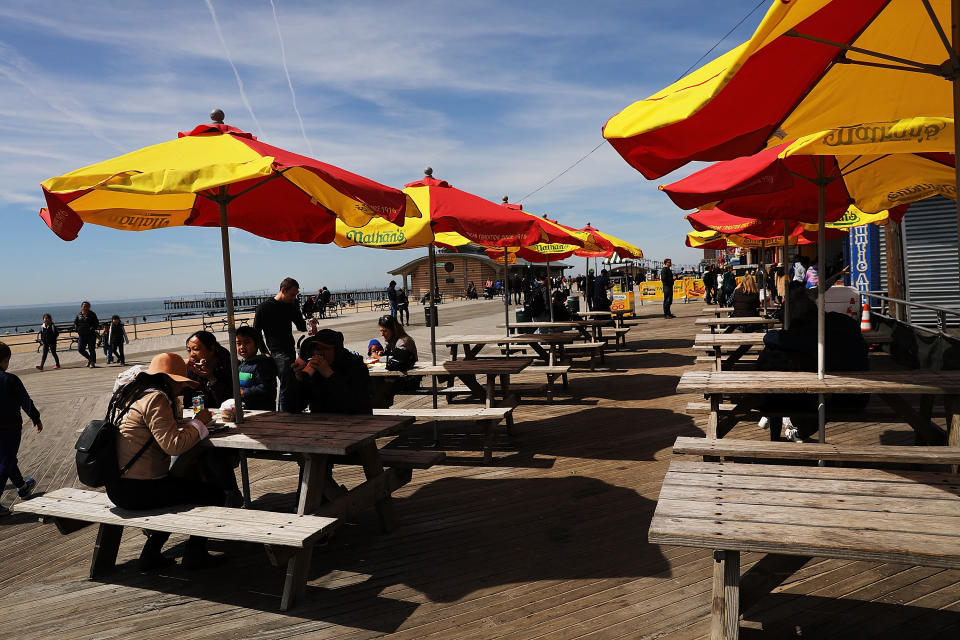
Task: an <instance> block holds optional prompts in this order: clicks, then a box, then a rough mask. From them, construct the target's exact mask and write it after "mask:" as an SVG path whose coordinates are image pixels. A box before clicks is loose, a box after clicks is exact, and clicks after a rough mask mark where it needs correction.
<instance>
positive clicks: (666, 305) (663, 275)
mask: <svg viewBox="0 0 960 640" xmlns="http://www.w3.org/2000/svg"><path fill="white" fill-rule="evenodd" d="M672 266H673V260H671V259H670V258H667V259H666V260H664V261H663V269H661V270H660V282H661V283H662V284H663V317H664V318H676V317H677V316H675V315H673V314H672V313H670V305H672V304H673V269H671V268H670V267H672Z"/></svg>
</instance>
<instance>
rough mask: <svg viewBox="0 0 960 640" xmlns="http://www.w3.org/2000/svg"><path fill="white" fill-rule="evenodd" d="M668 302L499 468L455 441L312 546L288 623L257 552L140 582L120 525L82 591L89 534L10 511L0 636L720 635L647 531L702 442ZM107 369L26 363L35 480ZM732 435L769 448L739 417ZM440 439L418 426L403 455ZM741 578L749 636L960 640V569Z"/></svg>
mask: <svg viewBox="0 0 960 640" xmlns="http://www.w3.org/2000/svg"><path fill="white" fill-rule="evenodd" d="M658 310H659V307H658V306H655V305H648V306H646V307H643V308H641V310H640V314H639V315H640V317H641V324H640V325H639V326H637V327H634V329H633V330H632V331H631V332H630V334H629V336H628V347H629V349H628V350H627V351H621V352H619V353H617V352H613V351H610V352H609V353H608V355H607V361H608V364H609V365H610V367H611V369H610V370H609V371H597V372H596V373H589V372H586V371H580V372H572V373H571V375H570V395H569V396H567V395H563V394H559V395H558V397H557V400H556V401H555V403H554V404H548V403H546V402H545V401H539V400H536V399H532V400H531V401H529V402H527V401H525V402H524V403H523V404H522V405H521V406H520V407H519V408H518V409H517V410H516V413H515V416H516V426H515V428H514V435H513V437H512V438H510V439H508V438H507V437H506V436H503V435H501V436H498V442H497V446H496V447H495V449H494V464H493V465H490V466H483V465H482V464H481V459H482V452H481V448H482V436H481V434H480V433H479V432H478V433H456V432H453V431H451V430H450V429H455V431H462V430H463V429H462V428H461V429H456V428H454V427H448V428H447V429H446V430H444V432H443V435H442V438H441V446H442V447H443V448H444V449H445V450H446V452H447V455H448V458H447V463H446V464H444V465H441V466H435V467H433V468H431V469H429V470H425V471H415V472H414V475H413V481H412V482H411V483H410V484H408V485H407V486H405V487H404V488H403V489H401V490H400V491H399V492H398V493H397V494H396V495H397V499H396V500H395V502H396V512H397V516H398V521H399V522H400V527H399V528H398V530H397V531H395V532H394V533H392V534H389V535H381V534H379V533H378V532H377V531H378V527H377V518H376V514H375V513H374V512H371V513H369V514H366V515H365V516H363V517H362V518H360V519H358V520H357V521H355V522H351V523H348V524H347V525H346V526H344V527H342V528H341V529H340V531H339V532H338V534H337V535H336V536H335V537H334V538H333V539H332V540H331V541H330V542H329V543H327V544H326V545H325V546H322V547H319V548H317V549H316V550H315V551H314V554H313V563H312V570H311V572H310V575H309V583H308V587H307V593H306V597H305V599H304V600H303V603H302V604H301V605H300V606H299V607H298V608H296V609H294V610H292V611H290V612H288V613H286V614H281V613H280V612H279V610H278V607H279V595H280V594H279V589H278V588H277V585H278V584H279V582H280V575H279V570H278V569H274V568H273V567H271V566H270V565H269V563H268V562H267V560H266V558H265V556H264V555H263V551H262V547H261V546H257V545H252V544H251V545H243V544H239V543H223V542H213V543H212V544H211V548H212V549H213V550H214V551H222V552H224V553H226V554H227V555H228V556H229V560H228V562H227V563H226V564H225V565H223V566H222V567H218V568H215V569H210V570H207V571H201V572H196V573H190V572H187V571H184V570H182V569H181V568H180V567H179V565H177V566H174V567H172V568H170V569H168V570H165V571H162V572H161V573H160V574H159V575H157V574H153V575H141V574H139V573H138V572H137V571H136V569H135V567H134V562H133V561H134V560H135V558H136V556H137V554H138V552H139V548H140V546H141V544H142V542H143V538H142V536H141V535H140V534H139V532H125V535H124V542H123V544H122V546H121V550H120V557H119V562H120V565H121V566H120V571H118V572H117V573H115V574H114V575H112V576H111V577H110V578H109V579H108V580H106V581H103V582H89V581H87V579H86V576H87V571H88V564H89V560H90V555H91V550H92V547H93V540H94V537H95V531H94V530H93V529H92V528H88V529H84V530H81V531H79V532H76V533H73V534H71V535H69V536H61V535H60V534H59V533H57V531H56V529H55V528H54V527H52V526H49V525H41V524H38V523H36V522H34V521H33V519H32V518H30V517H28V516H25V515H14V516H11V517H8V518H5V519H3V520H0V567H2V571H0V610H2V611H3V613H4V623H5V626H4V628H3V630H2V631H0V637H10V638H19V639H23V640H26V639H33V638H36V639H41V638H42V639H46V638H50V637H53V636H56V637H58V638H113V637H118V638H120V637H122V638H124V639H125V640H129V639H131V638H158V637H175V638H177V640H187V639H190V638H298V637H303V638H339V639H350V640H361V639H365V638H379V637H384V636H389V637H390V638H398V639H400V638H409V639H422V638H457V639H481V638H482V639H485V640H486V639H492V638H504V639H510V640H515V639H533V638H537V639H548V638H549V639H553V640H560V639H570V638H664V639H670V640H681V639H688V638H708V637H709V633H710V628H709V625H710V594H711V578H712V559H711V557H710V553H709V552H708V551H705V550H697V549H687V548H679V547H662V548H661V547H658V546H654V545H650V544H648V543H647V541H646V532H647V527H648V524H649V521H650V518H651V516H652V513H653V509H654V506H655V504H656V501H657V496H658V493H659V490H660V483H661V481H662V479H663V476H664V474H665V473H666V469H667V465H668V462H669V461H670V459H671V458H672V454H671V449H670V447H671V445H672V444H673V441H674V440H675V438H676V437H677V436H679V435H686V436H699V435H702V433H703V431H702V429H701V426H702V425H701V424H700V422H701V421H702V420H703V419H701V418H698V419H697V420H696V421H695V420H694V419H692V418H691V417H689V416H687V415H686V414H684V413H683V408H684V406H685V405H686V403H687V402H688V401H690V400H699V399H700V398H694V397H692V396H689V395H683V396H681V395H677V394H676V393H675V387H676V383H677V380H678V378H679V376H680V374H681V373H682V372H683V371H684V370H686V369H688V368H690V367H693V366H694V359H695V355H694V352H693V351H692V350H691V349H690V347H691V346H692V344H693V336H694V334H695V332H696V331H697V328H695V327H694V324H693V321H694V319H695V318H698V317H701V316H700V310H701V305H699V304H689V305H684V304H675V305H674V312H675V313H677V315H679V316H681V317H679V318H677V319H675V320H664V319H662V317H661V316H660V314H658V313H657V312H658ZM479 314H485V315H486V320H485V321H486V323H487V324H488V326H489V328H491V329H492V328H493V327H494V326H495V325H496V324H497V323H498V322H500V321H501V320H502V307H497V306H496V305H492V304H486V305H482V304H481V305H477V306H476V307H469V306H468V307H462V308H457V309H442V310H441V321H442V322H443V325H442V326H441V327H440V329H439V330H438V335H444V334H446V333H454V332H455V331H457V330H458V329H462V328H469V329H470V330H471V331H472V330H474V329H475V328H477V327H478V326H480V325H481V324H482V323H479V322H478V316H479ZM448 323H449V324H448ZM344 330H345V331H347V332H348V335H350V333H349V332H351V331H355V332H360V333H361V334H362V335H366V334H368V333H372V330H371V328H370V327H369V326H367V327H350V326H347V325H345V326H344ZM417 339H418V341H421V340H422V338H420V337H419V334H418V337H417ZM640 349H642V350H640ZM423 350H424V349H423V345H422V344H421V352H422V351H423ZM131 360H132V359H131ZM701 366H703V365H701ZM115 374H116V370H113V369H98V370H96V371H93V372H91V371H88V370H86V369H82V368H71V369H65V370H61V371H58V372H52V373H51V372H44V373H42V374H38V373H34V372H31V373H26V372H24V374H23V376H22V377H23V380H24V382H25V384H26V385H27V387H28V389H29V390H30V392H31V394H32V395H33V397H34V400H35V401H36V402H37V404H38V405H39V406H40V407H41V410H42V411H43V413H44V421H45V424H46V425H47V429H46V430H45V431H44V433H43V434H42V435H40V436H36V435H34V434H33V433H32V432H31V431H25V434H24V443H23V446H22V449H21V455H20V460H21V467H22V469H23V471H24V473H25V474H29V475H33V476H34V477H36V478H37V480H38V485H39V488H40V489H41V490H43V489H53V488H58V487H61V486H69V485H72V484H74V475H75V474H74V468H73V464H74V463H73V450H72V447H73V442H74V440H75V431H76V429H77V428H79V427H80V426H81V425H82V424H83V423H85V422H86V421H87V420H89V419H90V418H91V417H96V416H99V415H101V414H102V413H103V408H104V405H105V403H106V392H107V390H108V389H109V387H110V384H111V381H112V378H113V376H114V375H115ZM521 378H522V376H521ZM425 401H428V400H425V399H424V398H423V397H415V398H411V399H410V400H409V401H408V403H407V404H410V403H418V402H425ZM730 437H736V438H742V439H758V438H766V437H767V436H766V432H764V431H761V430H760V429H758V428H757V427H756V425H755V424H741V425H739V426H738V427H737V428H736V429H735V430H734V431H733V432H732V433H731V434H730ZM828 437H829V439H830V440H832V441H835V442H844V443H857V442H863V443H870V444H877V443H881V442H882V443H887V444H911V443H912V438H913V436H912V431H911V430H910V428H909V427H907V426H906V425H898V424H890V423H888V422H885V423H882V424H866V425H864V424H856V425H854V424H836V425H831V426H830V429H829V431H828ZM431 439H432V432H430V430H429V428H424V429H423V431H422V432H420V431H413V432H411V433H409V434H405V435H403V436H401V437H400V440H399V441H398V442H396V443H395V444H396V445H398V446H411V447H416V446H418V444H419V443H421V442H423V443H427V442H429V441H430V440H431ZM250 468H251V482H252V488H253V497H254V499H255V501H256V504H257V506H258V507H260V508H284V507H288V506H289V507H292V505H293V497H292V494H293V491H294V485H295V482H296V476H297V468H296V465H294V464H287V463H278V462H272V461H263V460H251V462H250ZM338 480H340V481H342V482H346V483H350V482H352V481H355V480H357V478H352V477H350V476H349V475H346V474H345V475H343V476H341V477H338ZM12 495H14V494H13V492H10V491H8V492H7V493H6V494H5V501H4V504H8V503H9V501H10V497H11V496H12ZM178 540H179V542H180V543H181V544H182V542H183V540H182V538H181V539H178V538H177V537H174V538H173V539H172V540H171V542H177V541H178ZM743 571H744V574H745V576H744V580H743V590H744V605H743V611H744V620H743V623H742V624H743V632H742V634H743V635H742V637H744V638H794V637H804V638H827V637H845V638H911V639H914V638H917V639H919V638H951V637H953V638H955V637H958V633H960V571H955V570H941V569H932V568H917V567H909V566H901V565H890V564H875V563H868V562H850V561H840V560H821V559H813V560H807V559H805V558H789V557H779V556H767V557H765V556H761V555H758V554H744V557H743ZM751 592H756V593H757V595H756V597H751V595H750V593H751Z"/></svg>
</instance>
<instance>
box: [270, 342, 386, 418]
mask: <svg viewBox="0 0 960 640" xmlns="http://www.w3.org/2000/svg"><path fill="white" fill-rule="evenodd" d="M300 359H301V361H302V362H303V363H304V364H303V365H300V364H295V365H294V372H295V375H296V378H295V382H294V388H295V392H294V393H293V394H292V397H291V398H290V400H289V402H288V405H287V407H286V409H285V410H286V411H288V412H290V413H299V412H301V411H303V410H304V409H305V408H306V407H307V406H309V407H310V413H348V414H366V413H373V405H372V401H371V397H372V390H371V384H370V372H369V371H368V370H367V365H365V364H364V363H363V358H362V357H361V356H359V355H357V354H356V353H351V352H350V351H347V350H346V349H345V348H344V347H343V334H342V333H340V332H338V331H334V330H333V329H323V330H321V331H319V332H318V333H317V335H315V336H313V337H311V338H307V339H306V340H304V341H303V344H302V345H301V346H300Z"/></svg>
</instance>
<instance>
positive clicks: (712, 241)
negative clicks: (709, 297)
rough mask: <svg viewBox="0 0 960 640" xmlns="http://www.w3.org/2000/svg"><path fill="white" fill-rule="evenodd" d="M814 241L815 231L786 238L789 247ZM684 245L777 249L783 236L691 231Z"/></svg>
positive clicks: (708, 230) (713, 247) (698, 247)
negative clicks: (760, 236) (763, 236)
mask: <svg viewBox="0 0 960 640" xmlns="http://www.w3.org/2000/svg"><path fill="white" fill-rule="evenodd" d="M840 233H843V232H840ZM816 241H817V233H816V232H815V231H812V232H811V231H802V232H801V233H799V234H796V235H789V236H787V244H788V245H791V246H795V245H806V244H815V243H816ZM685 244H686V245H687V246H688V247H691V248H693V249H718V250H723V249H728V248H731V247H741V248H766V247H778V246H782V245H783V235H780V236H769V237H766V238H753V237H749V236H745V235H741V234H737V233H722V232H720V231H713V230H711V229H707V230H705V231H691V232H690V233H688V234H687V238H686V242H685Z"/></svg>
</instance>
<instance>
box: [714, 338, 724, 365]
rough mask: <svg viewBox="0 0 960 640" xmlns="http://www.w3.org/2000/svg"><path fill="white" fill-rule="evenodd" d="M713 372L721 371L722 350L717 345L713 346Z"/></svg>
mask: <svg viewBox="0 0 960 640" xmlns="http://www.w3.org/2000/svg"><path fill="white" fill-rule="evenodd" d="M713 370H714V371H723V349H721V348H720V345H718V344H717V345H714V346H713Z"/></svg>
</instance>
